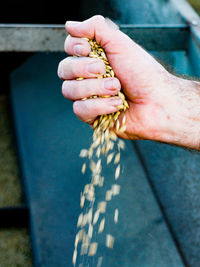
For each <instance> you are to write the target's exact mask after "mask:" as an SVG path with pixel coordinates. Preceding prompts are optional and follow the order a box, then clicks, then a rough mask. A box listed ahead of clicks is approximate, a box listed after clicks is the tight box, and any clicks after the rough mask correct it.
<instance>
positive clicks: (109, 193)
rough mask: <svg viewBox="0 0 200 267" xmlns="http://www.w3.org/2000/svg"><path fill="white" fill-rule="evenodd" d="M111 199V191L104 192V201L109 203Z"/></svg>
mask: <svg viewBox="0 0 200 267" xmlns="http://www.w3.org/2000/svg"><path fill="white" fill-rule="evenodd" d="M111 198H112V191H111V190H107V191H106V201H110V200H111Z"/></svg>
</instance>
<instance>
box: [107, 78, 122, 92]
mask: <svg viewBox="0 0 200 267" xmlns="http://www.w3.org/2000/svg"><path fill="white" fill-rule="evenodd" d="M104 88H105V89H107V90H116V89H117V88H120V84H119V81H118V80H116V79H106V80H105V81H104Z"/></svg>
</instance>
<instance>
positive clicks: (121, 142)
mask: <svg viewBox="0 0 200 267" xmlns="http://www.w3.org/2000/svg"><path fill="white" fill-rule="evenodd" d="M117 146H118V149H119V150H120V149H123V150H124V148H125V143H124V141H122V140H119V141H118V144H117Z"/></svg>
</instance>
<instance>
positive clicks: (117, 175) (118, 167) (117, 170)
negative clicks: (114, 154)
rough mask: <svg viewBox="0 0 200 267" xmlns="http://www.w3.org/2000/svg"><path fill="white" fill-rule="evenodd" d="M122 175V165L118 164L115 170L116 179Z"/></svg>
mask: <svg viewBox="0 0 200 267" xmlns="http://www.w3.org/2000/svg"><path fill="white" fill-rule="evenodd" d="M119 175H120V165H118V166H117V168H116V171H115V179H116V180H117V179H118V178H119Z"/></svg>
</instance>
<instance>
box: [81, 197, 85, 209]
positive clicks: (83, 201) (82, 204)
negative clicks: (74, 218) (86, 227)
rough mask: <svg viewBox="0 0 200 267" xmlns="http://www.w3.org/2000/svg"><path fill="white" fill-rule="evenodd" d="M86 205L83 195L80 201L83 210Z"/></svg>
mask: <svg viewBox="0 0 200 267" xmlns="http://www.w3.org/2000/svg"><path fill="white" fill-rule="evenodd" d="M84 203H85V196H84V195H82V196H81V201H80V207H81V208H83V206H84Z"/></svg>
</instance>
